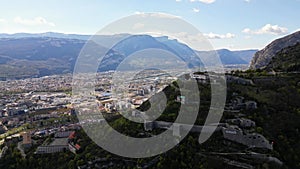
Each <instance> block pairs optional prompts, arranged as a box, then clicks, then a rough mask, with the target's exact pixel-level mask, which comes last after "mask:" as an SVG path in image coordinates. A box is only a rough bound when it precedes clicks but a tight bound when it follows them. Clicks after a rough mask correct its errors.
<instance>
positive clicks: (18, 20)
mask: <svg viewBox="0 0 300 169" xmlns="http://www.w3.org/2000/svg"><path fill="white" fill-rule="evenodd" d="M14 22H15V23H18V24H22V25H28V26H37V25H47V26H52V27H54V26H55V24H54V23H53V22H48V21H47V20H46V19H45V18H43V17H35V18H33V19H23V18H21V17H15V19H14Z"/></svg>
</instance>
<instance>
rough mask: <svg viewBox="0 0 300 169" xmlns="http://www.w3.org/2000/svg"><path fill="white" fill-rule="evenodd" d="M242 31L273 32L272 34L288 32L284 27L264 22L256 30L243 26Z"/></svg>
mask: <svg viewBox="0 0 300 169" xmlns="http://www.w3.org/2000/svg"><path fill="white" fill-rule="evenodd" d="M242 32H243V33H247V34H257V35H260V34H273V35H283V34H286V33H288V29H287V28H285V27H280V26H278V25H271V24H266V25H265V26H263V27H262V28H260V29H258V30H251V29H250V28H245V29H244V30H243V31H242Z"/></svg>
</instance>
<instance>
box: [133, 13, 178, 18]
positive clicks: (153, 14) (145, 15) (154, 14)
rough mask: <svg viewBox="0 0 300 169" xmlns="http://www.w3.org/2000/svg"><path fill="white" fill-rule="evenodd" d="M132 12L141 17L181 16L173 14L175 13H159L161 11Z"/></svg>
mask: <svg viewBox="0 0 300 169" xmlns="http://www.w3.org/2000/svg"><path fill="white" fill-rule="evenodd" d="M134 14H136V15H140V16H142V17H156V18H167V19H175V18H181V16H175V15H170V14H166V13H161V12H156V13H146V12H139V11H136V12H134Z"/></svg>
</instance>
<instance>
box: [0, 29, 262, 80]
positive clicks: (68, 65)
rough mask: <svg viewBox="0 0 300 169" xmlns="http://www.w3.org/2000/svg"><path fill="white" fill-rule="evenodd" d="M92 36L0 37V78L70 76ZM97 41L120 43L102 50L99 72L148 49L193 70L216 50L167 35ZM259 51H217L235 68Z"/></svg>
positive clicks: (26, 34)
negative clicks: (195, 46) (198, 48)
mask: <svg viewBox="0 0 300 169" xmlns="http://www.w3.org/2000/svg"><path fill="white" fill-rule="evenodd" d="M90 37H91V36H90V35H77V34H61V33H54V32H48V33H41V34H28V33H18V34H0V72H1V74H0V76H2V77H3V76H9V77H15V78H24V77H39V76H45V75H52V74H60V73H70V72H72V71H73V68H74V65H75V63H76V59H77V57H78V55H79V54H80V52H81V49H82V48H83V47H84V45H85V44H86V42H87V40H88V39H89V38H90ZM124 37H125V38H124ZM97 38H98V37H97ZM98 39H100V40H101V41H102V43H103V44H110V43H114V42H116V41H117V42H118V43H117V44H116V45H114V46H113V47H112V48H111V49H110V50H108V49H107V48H106V47H105V46H103V47H101V50H103V51H105V50H107V51H108V53H107V54H106V56H105V57H104V58H103V60H102V62H101V64H100V67H99V71H107V70H115V69H116V68H117V66H118V65H119V64H120V63H121V62H122V61H123V60H124V59H125V58H126V57H128V56H129V55H131V54H133V53H135V52H137V51H140V50H143V49H149V48H155V49H161V50H164V51H168V52H170V53H172V54H174V55H175V56H177V57H178V58H180V59H181V60H182V61H183V62H185V63H186V64H187V65H188V66H189V67H190V68H192V67H198V66H202V65H203V64H202V62H201V60H200V59H199V58H198V55H199V56H200V57H210V56H211V55H212V54H213V53H214V52H213V51H195V50H193V49H191V48H190V47H189V46H187V45H185V44H183V43H180V42H178V41H177V40H174V39H169V38H168V37H165V36H163V37H152V36H150V35H128V34H119V35H101V36H99V38H98ZM120 39H122V40H120ZM108 46H109V45H108ZM102 48H103V49H102ZM256 51H257V50H245V51H230V50H227V49H221V50H217V51H216V52H217V53H218V54H219V56H220V59H221V61H222V63H223V64H224V65H232V64H249V62H250V59H251V58H252V57H253V55H254V53H255V52H256Z"/></svg>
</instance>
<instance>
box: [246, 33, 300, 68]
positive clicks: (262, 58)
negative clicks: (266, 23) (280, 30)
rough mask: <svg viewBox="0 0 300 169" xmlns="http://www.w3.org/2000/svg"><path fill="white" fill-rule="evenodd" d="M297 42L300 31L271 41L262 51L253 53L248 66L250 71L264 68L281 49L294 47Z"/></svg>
mask: <svg viewBox="0 0 300 169" xmlns="http://www.w3.org/2000/svg"><path fill="white" fill-rule="evenodd" d="M297 42H300V31H298V32H295V33H293V34H290V35H288V36H285V37H283V38H280V39H277V40H275V41H273V42H272V43H270V44H269V45H268V46H267V47H265V48H264V49H263V50H260V51H258V52H256V53H255V55H254V58H253V59H252V61H251V64H250V69H262V68H264V67H265V66H267V65H268V64H269V63H270V61H271V60H272V58H273V57H274V56H275V55H276V53H278V52H279V51H281V50H282V49H283V48H286V47H289V46H293V45H295V44H296V43H297Z"/></svg>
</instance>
